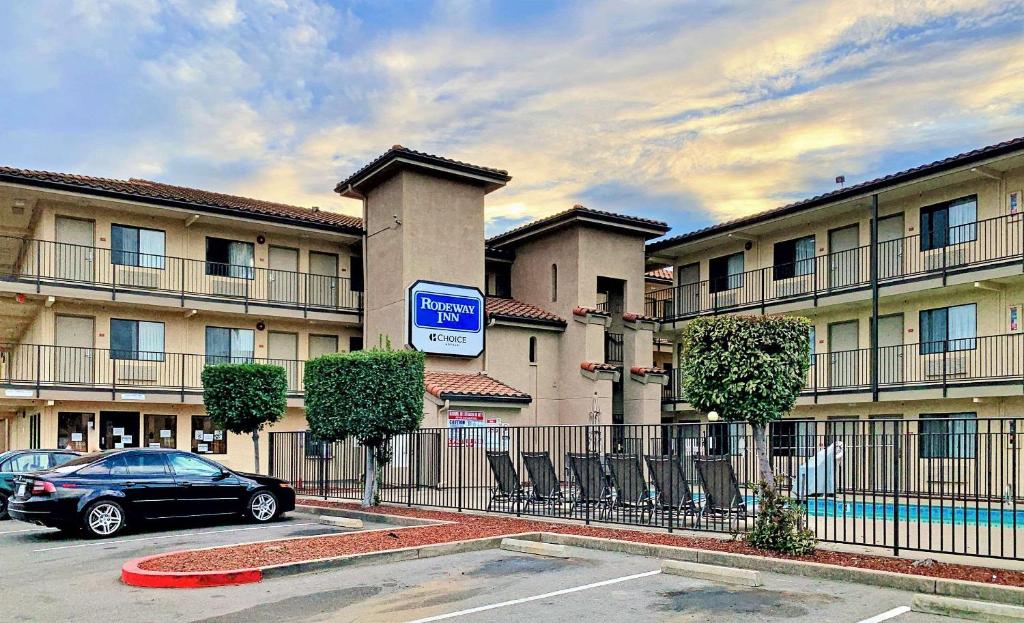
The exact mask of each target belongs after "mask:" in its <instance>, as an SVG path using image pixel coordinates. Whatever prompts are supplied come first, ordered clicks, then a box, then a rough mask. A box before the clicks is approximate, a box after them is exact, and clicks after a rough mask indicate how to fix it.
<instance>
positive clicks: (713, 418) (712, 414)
mask: <svg viewBox="0 0 1024 623" xmlns="http://www.w3.org/2000/svg"><path fill="white" fill-rule="evenodd" d="M708 421H709V422H717V421H718V411H708Z"/></svg>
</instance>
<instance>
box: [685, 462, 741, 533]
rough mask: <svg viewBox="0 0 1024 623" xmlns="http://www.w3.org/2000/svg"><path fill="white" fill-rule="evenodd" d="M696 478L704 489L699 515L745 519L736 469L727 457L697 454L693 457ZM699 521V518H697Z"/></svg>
mask: <svg viewBox="0 0 1024 623" xmlns="http://www.w3.org/2000/svg"><path fill="white" fill-rule="evenodd" d="M693 466H694V467H695V468H696V469H697V478H699V479H700V486H701V488H703V489H704V504H702V505H701V507H700V517H708V516H717V517H722V518H724V519H728V518H731V517H732V516H734V515H735V516H736V518H737V519H746V517H747V504H746V502H745V501H744V500H743V493H742V492H741V491H740V485H739V482H738V481H737V480H736V471H735V470H733V467H732V463H731V462H730V461H729V459H728V458H727V457H717V456H699V457H696V458H694V460H693ZM698 521H699V518H698Z"/></svg>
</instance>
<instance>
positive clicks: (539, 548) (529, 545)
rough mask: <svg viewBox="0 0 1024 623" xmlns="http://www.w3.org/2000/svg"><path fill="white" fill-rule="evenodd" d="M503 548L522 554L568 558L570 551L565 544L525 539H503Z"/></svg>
mask: <svg viewBox="0 0 1024 623" xmlns="http://www.w3.org/2000/svg"><path fill="white" fill-rule="evenodd" d="M501 549H503V550H506V551H509V552H518V553H520V554H533V555H535V556H549V557H551V558H568V557H569V552H568V551H567V550H566V549H565V546H564V545H558V544H555V543H544V542H543V541H527V540H524V539H502V541H501Z"/></svg>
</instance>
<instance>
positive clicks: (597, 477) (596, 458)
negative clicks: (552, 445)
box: [565, 452, 612, 519]
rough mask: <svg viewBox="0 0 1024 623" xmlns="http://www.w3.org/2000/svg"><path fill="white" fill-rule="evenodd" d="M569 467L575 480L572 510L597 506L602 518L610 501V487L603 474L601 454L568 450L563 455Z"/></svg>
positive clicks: (606, 512)
mask: <svg viewBox="0 0 1024 623" xmlns="http://www.w3.org/2000/svg"><path fill="white" fill-rule="evenodd" d="M565 458H566V462H567V463H569V469H570V470H571V471H572V475H573V478H574V479H575V480H576V497H575V498H574V499H573V505H572V508H573V510H575V509H577V508H579V507H580V506H583V505H585V506H587V507H590V506H591V505H593V506H595V507H597V508H598V509H599V511H598V517H599V518H602V519H603V518H604V517H605V516H606V515H607V514H608V509H609V508H611V503H612V489H611V486H610V485H609V484H608V479H607V478H606V477H605V475H604V467H603V466H602V465H601V455H599V454H596V453H588V454H580V453H575V452H570V453H568V454H566V455H565Z"/></svg>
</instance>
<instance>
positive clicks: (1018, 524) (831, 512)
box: [746, 496, 1024, 530]
mask: <svg viewBox="0 0 1024 623" xmlns="http://www.w3.org/2000/svg"><path fill="white" fill-rule="evenodd" d="M746 501H747V504H748V505H749V504H752V503H753V502H754V497H753V496H747V498H746ZM801 503H802V504H803V505H804V506H806V507H807V514H808V515H810V516H811V517H835V518H838V519H848V518H849V519H872V520H882V521H890V522H891V521H895V520H896V508H897V506H896V505H895V504H892V503H879V502H870V501H865V502H849V501H843V500H835V499H830V498H825V499H822V498H812V499H810V500H802V501H801ZM898 508H899V521H901V522H903V521H906V522H920V523H943V524H953V525H963V524H968V525H971V524H980V525H987V526H989V527H996V528H1003V527H1005V528H1017V529H1022V530H1024V510H1022V509H1015V508H1013V507H1010V508H1006V509H999V508H991V509H990V508H981V507H980V506H979V507H978V508H971V507H968V506H943V505H940V504H938V503H932V504H928V503H927V502H921V503H907V504H900V505H899V506H898Z"/></svg>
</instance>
